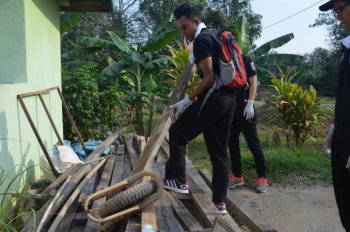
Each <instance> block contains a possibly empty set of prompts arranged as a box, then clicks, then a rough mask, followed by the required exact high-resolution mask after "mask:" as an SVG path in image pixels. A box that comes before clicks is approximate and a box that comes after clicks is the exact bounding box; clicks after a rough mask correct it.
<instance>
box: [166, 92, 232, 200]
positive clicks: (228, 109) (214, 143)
mask: <svg viewBox="0 0 350 232" xmlns="http://www.w3.org/2000/svg"><path fill="white" fill-rule="evenodd" d="M202 102H203V97H199V98H198V100H197V101H196V102H194V103H193V104H192V105H190V106H189V107H188V108H187V109H186V110H185V111H184V112H183V114H182V115H181V116H180V117H179V118H178V119H177V120H176V121H175V122H174V123H173V124H172V126H171V127H170V129H169V147H170V159H169V161H168V162H167V164H166V174H165V178H167V179H174V178H175V179H178V180H179V181H181V182H185V181H186V160H185V154H186V145H187V143H188V142H189V141H191V140H192V139H194V138H195V137H197V136H198V135H199V134H200V133H202V132H203V134H204V140H205V144H206V147H207V150H208V153H209V156H210V160H211V163H212V167H213V180H212V189H213V202H215V203H217V202H222V201H224V199H225V197H226V194H227V184H228V166H227V164H228V154H227V143H228V137H229V133H230V127H231V122H232V118H233V114H234V108H235V104H236V98H235V93H233V92H232V91H230V90H227V89H225V88H223V87H222V88H220V89H219V90H216V91H214V92H213V93H212V94H211V96H210V97H209V98H208V100H207V102H206V103H205V105H204V107H203V109H202V111H201V113H200V116H199V117H198V111H199V108H200V106H201V105H202Z"/></svg>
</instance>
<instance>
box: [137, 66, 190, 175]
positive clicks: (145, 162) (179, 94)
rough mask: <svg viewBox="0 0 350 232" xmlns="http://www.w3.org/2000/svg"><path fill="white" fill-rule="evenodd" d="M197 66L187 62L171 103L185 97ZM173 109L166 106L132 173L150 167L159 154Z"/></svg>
mask: <svg viewBox="0 0 350 232" xmlns="http://www.w3.org/2000/svg"><path fill="white" fill-rule="evenodd" d="M194 68H195V66H194V65H193V64H187V66H186V68H185V70H184V71H183V73H182V75H181V77H180V80H179V82H178V84H177V86H176V88H175V90H174V91H173V93H172V96H171V99H170V102H169V103H170V104H173V103H175V102H177V101H178V100H179V99H181V98H183V96H184V94H185V92H186V90H187V87H188V84H189V80H190V79H191V78H192V76H193V73H194ZM172 114H173V110H171V109H169V107H168V106H166V107H165V108H164V111H163V114H162V116H161V118H160V120H159V121H158V124H157V126H156V128H155V130H154V132H153V133H152V135H151V137H150V139H149V140H148V142H147V145H146V147H145V149H144V150H143V152H142V154H141V156H140V158H139V159H138V161H137V162H136V164H135V167H134V168H133V170H132V174H135V173H137V172H139V171H141V170H145V169H148V168H149V166H150V164H151V162H152V161H153V159H154V157H155V155H156V154H157V152H158V150H159V147H160V145H161V144H162V142H163V140H164V137H165V136H166V134H167V133H168V129H169V127H170V125H171V121H172V120H171V116H172Z"/></svg>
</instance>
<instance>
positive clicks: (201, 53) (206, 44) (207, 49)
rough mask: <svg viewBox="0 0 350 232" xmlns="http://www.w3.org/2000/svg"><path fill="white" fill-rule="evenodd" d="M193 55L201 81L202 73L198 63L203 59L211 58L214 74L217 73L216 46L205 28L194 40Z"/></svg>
mask: <svg viewBox="0 0 350 232" xmlns="http://www.w3.org/2000/svg"><path fill="white" fill-rule="evenodd" d="M193 55H194V58H195V63H196V65H197V70H198V74H199V77H200V78H201V79H202V78H203V72H202V70H201V69H200V67H199V61H201V60H203V59H205V58H208V57H212V61H213V68H214V74H215V75H217V74H218V73H219V59H218V45H217V43H216V41H215V40H214V38H213V37H212V36H211V35H210V32H209V31H208V30H207V29H206V28H203V29H202V31H201V33H200V34H199V35H198V36H197V37H196V39H195V40H194V43H193Z"/></svg>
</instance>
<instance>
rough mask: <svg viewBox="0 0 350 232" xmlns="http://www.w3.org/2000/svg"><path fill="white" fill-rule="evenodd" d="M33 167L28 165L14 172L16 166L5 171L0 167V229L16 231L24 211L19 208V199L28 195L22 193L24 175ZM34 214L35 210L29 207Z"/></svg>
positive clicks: (10, 231) (26, 197)
mask: <svg viewBox="0 0 350 232" xmlns="http://www.w3.org/2000/svg"><path fill="white" fill-rule="evenodd" d="M32 168H34V166H30V167H27V168H25V169H24V170H22V171H20V172H19V173H18V174H14V173H13V172H14V171H13V170H16V167H14V168H12V169H10V171H5V170H3V169H1V168H0V231H9V232H13V231H18V229H19V227H20V226H21V225H18V222H19V221H21V218H22V216H23V215H24V214H25V212H24V211H21V210H19V203H20V201H21V199H28V200H30V199H29V198H28V195H27V194H25V193H24V179H25V178H24V177H25V174H26V173H27V171H29V170H30V169H32ZM31 211H32V213H33V214H34V215H35V211H34V210H33V209H31Z"/></svg>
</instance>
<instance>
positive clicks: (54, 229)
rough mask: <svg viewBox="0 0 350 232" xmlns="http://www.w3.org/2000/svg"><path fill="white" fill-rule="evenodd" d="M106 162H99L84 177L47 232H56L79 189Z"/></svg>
mask: <svg viewBox="0 0 350 232" xmlns="http://www.w3.org/2000/svg"><path fill="white" fill-rule="evenodd" d="M105 162H106V160H105V159H104V160H101V161H100V163H98V164H97V165H96V166H95V167H94V168H93V169H92V170H91V171H90V172H89V173H88V174H87V175H86V177H85V178H84V179H83V180H82V181H81V182H80V183H79V185H78V186H77V188H76V189H75V190H74V191H73V193H72V194H71V195H70V196H69V198H68V199H67V201H66V202H65V203H64V205H63V206H62V208H61V210H60V211H59V213H58V215H57V216H56V218H55V220H54V221H53V223H52V224H51V226H50V229H49V232H54V231H56V228H57V226H58V225H59V224H60V223H61V220H62V218H63V217H64V216H65V215H66V212H67V211H68V210H69V208H70V207H71V205H72V204H73V203H74V202H75V201H76V198H77V197H78V195H79V194H80V192H81V189H82V188H83V186H84V185H85V184H86V182H87V181H88V180H89V179H90V178H91V177H92V176H93V175H94V174H95V173H96V172H97V171H98V170H99V169H100V168H101V167H102V165H103V164H104V163H105Z"/></svg>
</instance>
